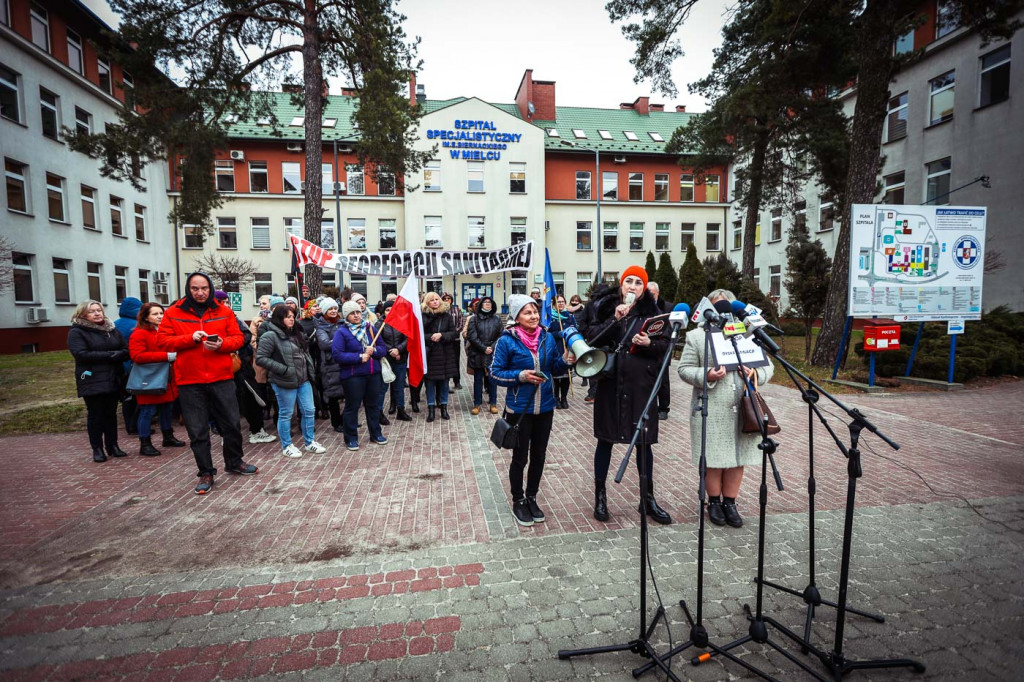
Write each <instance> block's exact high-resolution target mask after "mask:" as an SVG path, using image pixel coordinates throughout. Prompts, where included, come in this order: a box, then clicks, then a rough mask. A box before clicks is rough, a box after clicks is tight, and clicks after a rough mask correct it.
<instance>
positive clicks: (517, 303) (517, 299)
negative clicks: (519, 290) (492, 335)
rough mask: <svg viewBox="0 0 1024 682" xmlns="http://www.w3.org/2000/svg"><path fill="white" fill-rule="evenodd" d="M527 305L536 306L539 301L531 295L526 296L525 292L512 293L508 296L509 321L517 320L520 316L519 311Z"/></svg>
mask: <svg viewBox="0 0 1024 682" xmlns="http://www.w3.org/2000/svg"><path fill="white" fill-rule="evenodd" d="M525 305H533V306H536V305H537V301H535V300H534V299H533V298H531V297H530V296H526V295H525V294H512V295H511V296H509V297H508V320H509V323H514V322H515V321H516V318H517V317H519V313H520V312H521V311H522V309H523V306H525Z"/></svg>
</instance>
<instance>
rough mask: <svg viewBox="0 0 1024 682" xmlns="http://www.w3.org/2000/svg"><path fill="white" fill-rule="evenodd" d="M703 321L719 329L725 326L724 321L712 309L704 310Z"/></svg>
mask: <svg viewBox="0 0 1024 682" xmlns="http://www.w3.org/2000/svg"><path fill="white" fill-rule="evenodd" d="M704 320H705V321H706V322H710V323H711V324H713V325H715V326H716V327H718V328H719V329H721V328H722V327H724V326H725V320H724V319H723V318H722V316H721V315H719V314H718V313H717V312H716V311H715V309H714V308H707V309H705V310H704Z"/></svg>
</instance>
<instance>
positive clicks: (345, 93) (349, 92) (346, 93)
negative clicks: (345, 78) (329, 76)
mask: <svg viewBox="0 0 1024 682" xmlns="http://www.w3.org/2000/svg"><path fill="white" fill-rule="evenodd" d="M341 96H342V97H355V96H356V89H355V88H342V89H341Z"/></svg>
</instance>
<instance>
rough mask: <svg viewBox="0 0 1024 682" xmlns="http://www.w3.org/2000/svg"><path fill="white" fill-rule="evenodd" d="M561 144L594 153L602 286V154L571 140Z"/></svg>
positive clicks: (599, 281)
mask: <svg viewBox="0 0 1024 682" xmlns="http://www.w3.org/2000/svg"><path fill="white" fill-rule="evenodd" d="M559 142H560V143H561V144H563V145H565V146H567V147H572V148H573V149H580V150H583V151H587V152H594V176H595V177H594V182H592V183H591V191H594V197H595V198H596V203H597V225H596V227H597V281H598V283H599V284H600V283H601V282H603V281H604V271H603V270H601V250H602V249H603V248H604V242H603V241H602V239H601V184H600V182H601V153H600V152H599V151H598V150H596V149H591V148H590V147H583V146H581V145H577V144H576V143H574V142H570V141H569V140H559ZM595 190H596V191H595Z"/></svg>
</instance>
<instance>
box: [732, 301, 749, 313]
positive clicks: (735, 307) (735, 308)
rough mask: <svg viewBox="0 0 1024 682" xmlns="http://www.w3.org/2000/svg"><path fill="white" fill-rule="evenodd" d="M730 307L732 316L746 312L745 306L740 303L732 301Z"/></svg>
mask: <svg viewBox="0 0 1024 682" xmlns="http://www.w3.org/2000/svg"><path fill="white" fill-rule="evenodd" d="M730 307H731V308H732V314H733V315H737V314H739V313H741V312H744V311H746V309H747V304H746V303H743V302H742V301H733V302H732V303H731V304H730Z"/></svg>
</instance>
